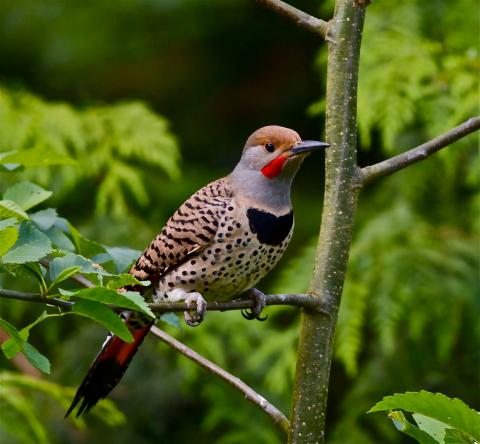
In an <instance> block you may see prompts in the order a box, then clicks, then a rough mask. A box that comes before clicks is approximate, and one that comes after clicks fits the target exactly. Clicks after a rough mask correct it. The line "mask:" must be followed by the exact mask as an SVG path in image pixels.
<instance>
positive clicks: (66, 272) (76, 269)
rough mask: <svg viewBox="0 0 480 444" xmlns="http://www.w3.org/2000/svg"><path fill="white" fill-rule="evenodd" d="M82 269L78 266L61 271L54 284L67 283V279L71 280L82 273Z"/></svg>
mask: <svg viewBox="0 0 480 444" xmlns="http://www.w3.org/2000/svg"><path fill="white" fill-rule="evenodd" d="M80 269H81V267H79V266H78V265H76V266H73V267H68V268H65V269H64V270H62V271H60V273H58V275H57V277H56V278H55V279H54V281H53V283H55V284H58V283H59V282H62V281H65V280H66V279H69V278H70V277H72V276H75V275H76V274H78V273H79V272H80Z"/></svg>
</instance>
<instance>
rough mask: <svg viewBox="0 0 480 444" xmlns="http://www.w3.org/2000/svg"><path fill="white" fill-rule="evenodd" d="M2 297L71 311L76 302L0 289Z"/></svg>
mask: <svg viewBox="0 0 480 444" xmlns="http://www.w3.org/2000/svg"><path fill="white" fill-rule="evenodd" d="M0 297H2V298H6V299H16V300H18V301H24V302H39V303H41V304H45V305H53V306H55V307H60V308H66V309H69V308H71V307H72V305H73V304H74V302H69V301H62V300H61V299H57V298H47V297H45V296H43V295H41V294H40V293H24V292H23V291H13V290H4V289H3V288H0Z"/></svg>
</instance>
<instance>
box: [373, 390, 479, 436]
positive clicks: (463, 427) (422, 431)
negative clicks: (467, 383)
mask: <svg viewBox="0 0 480 444" xmlns="http://www.w3.org/2000/svg"><path fill="white" fill-rule="evenodd" d="M397 409H401V410H404V411H406V412H410V413H412V417H413V419H414V421H415V423H416V424H413V423H411V422H410V421H408V419H407V418H406V417H405V415H404V414H403V412H402V411H401V410H397ZM385 410H387V411H389V413H388V417H389V418H390V419H391V420H392V422H393V424H394V425H395V427H396V428H397V430H399V431H400V432H402V433H405V434H406V435H409V436H411V437H412V438H414V439H415V440H416V441H417V442H419V443H420V444H437V443H438V444H474V443H475V442H478V441H479V440H480V414H479V412H477V411H475V410H473V409H471V408H470V407H468V406H467V405H466V404H465V403H464V402H463V401H461V400H460V399H457V398H454V399H452V398H449V397H448V396H445V395H443V394H441V393H430V392H427V391H425V390H422V391H421V392H407V393H396V394H395V395H393V396H386V397H385V398H383V400H382V401H380V402H378V403H377V404H376V405H375V406H374V407H372V408H371V409H370V411H369V413H371V412H379V411H385Z"/></svg>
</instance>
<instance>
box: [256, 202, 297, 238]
mask: <svg viewBox="0 0 480 444" xmlns="http://www.w3.org/2000/svg"><path fill="white" fill-rule="evenodd" d="M247 217H248V222H249V224H250V229H251V230H252V232H253V233H255V234H256V235H257V239H258V241H259V242H260V243H262V244H268V245H280V244H281V243H282V242H283V240H284V239H285V238H286V237H287V236H288V233H289V232H290V229H291V228H292V225H293V211H290V213H287V214H284V215H283V216H279V217H277V216H275V215H274V214H272V213H268V212H266V211H262V210H259V209H257V208H249V209H248V210H247Z"/></svg>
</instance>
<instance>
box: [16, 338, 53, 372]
mask: <svg viewBox="0 0 480 444" xmlns="http://www.w3.org/2000/svg"><path fill="white" fill-rule="evenodd" d="M22 351H23V353H24V355H25V356H26V358H27V359H28V360H29V362H30V364H32V365H33V366H34V367H35V368H38V369H39V370H40V371H42V372H43V373H46V374H47V375H49V374H50V361H49V360H48V359H47V357H46V356H44V355H42V354H41V353H40V352H39V351H38V350H37V349H36V348H35V347H34V346H33V345H32V344H30V343H29V342H25V343H24V344H23V350H22Z"/></svg>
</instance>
